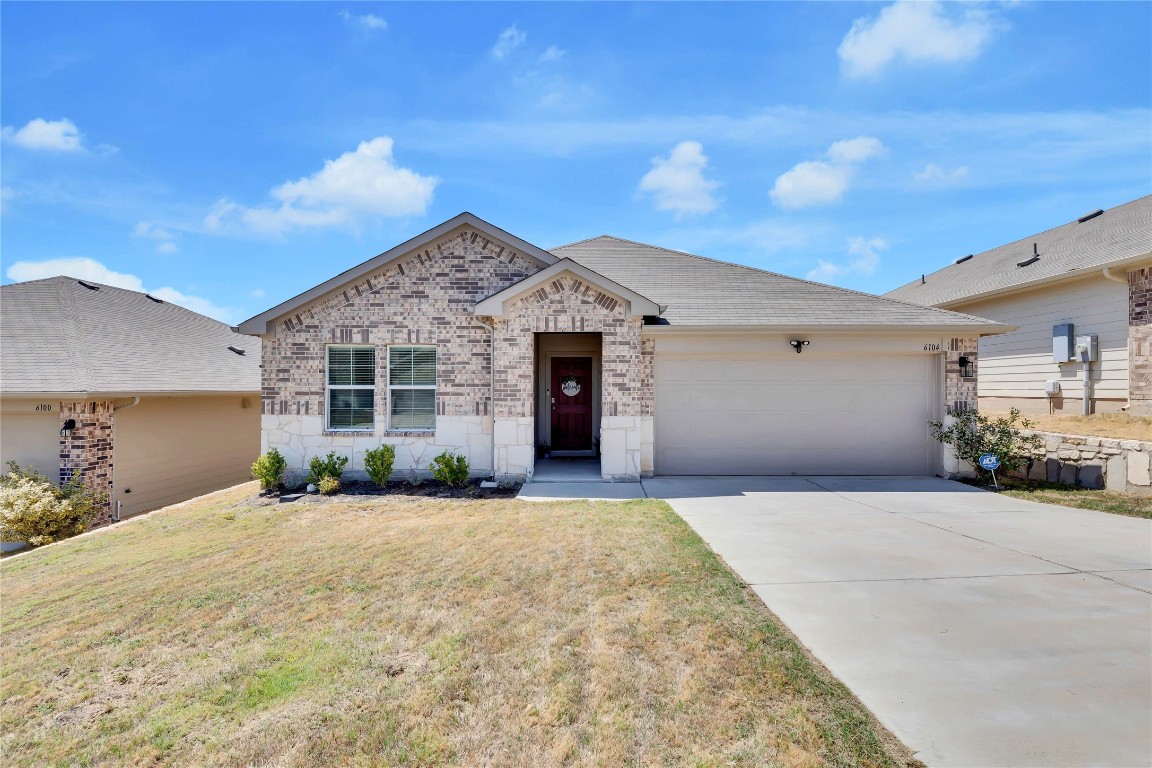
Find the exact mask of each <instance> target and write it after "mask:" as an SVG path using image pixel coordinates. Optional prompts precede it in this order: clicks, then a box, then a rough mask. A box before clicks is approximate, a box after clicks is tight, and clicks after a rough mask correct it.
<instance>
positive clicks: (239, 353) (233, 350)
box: [228, 347, 248, 355]
mask: <svg viewBox="0 0 1152 768" xmlns="http://www.w3.org/2000/svg"><path fill="white" fill-rule="evenodd" d="M228 351H229V352H235V353H236V354H238V355H246V354H248V353H247V352H245V351H244V350H242V349H240V348H239V347H228Z"/></svg>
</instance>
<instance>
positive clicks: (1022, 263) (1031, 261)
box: [1016, 243, 1040, 267]
mask: <svg viewBox="0 0 1152 768" xmlns="http://www.w3.org/2000/svg"><path fill="white" fill-rule="evenodd" d="M1038 261H1040V251H1039V250H1037V248H1036V243H1032V258H1030V259H1024V261H1018V262H1016V266H1018V267H1026V266H1028V265H1029V264H1035V263H1036V262H1038Z"/></svg>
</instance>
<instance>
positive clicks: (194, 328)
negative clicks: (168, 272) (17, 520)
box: [0, 277, 260, 524]
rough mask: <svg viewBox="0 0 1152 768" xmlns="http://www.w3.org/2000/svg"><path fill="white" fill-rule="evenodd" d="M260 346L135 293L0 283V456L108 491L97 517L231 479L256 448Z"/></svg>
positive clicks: (65, 281) (244, 469)
mask: <svg viewBox="0 0 1152 768" xmlns="http://www.w3.org/2000/svg"><path fill="white" fill-rule="evenodd" d="M259 358H260V344H259V342H258V341H257V340H255V339H253V338H251V337H250V336H243V335H240V334H238V333H236V332H234V331H233V330H232V329H231V328H230V327H229V326H227V325H225V324H224V323H221V322H218V321H216V320H212V319H211V318H207V317H204V316H203V315H199V314H197V313H195V312H192V311H189V310H187V309H184V308H182V307H178V306H176V305H175V304H170V303H168V302H165V301H161V300H160V299H158V298H156V297H154V296H150V295H148V294H145V293H138V292H136V291H127V290H124V289H122V288H114V287H112V286H109V285H100V284H98V283H93V282H90V281H86V280H77V279H75V278H72V277H53V278H50V279H47V280H32V281H29V282H25V283H15V284H12V285H5V286H0V458H2V459H3V461H4V462H5V463H6V462H8V461H15V462H17V463H18V464H20V465H21V466H25V465H32V466H33V467H35V468H36V469H37V470H39V471H40V472H41V473H43V474H44V475H46V476H48V477H49V479H51V480H53V481H59V480H61V479H64V480H66V479H68V478H69V477H73V476H75V475H77V474H79V475H80V476H82V477H83V479H84V482H85V484H86V485H88V486H89V487H91V488H93V489H94V490H96V491H99V492H101V493H105V494H107V495H108V502H109V503H108V505H107V507H106V508H105V509H104V511H103V513H102V514H101V517H100V518H99V519H98V520H97V521H96V523H97V524H100V523H105V522H109V521H111V520H116V519H120V518H122V517H128V516H131V515H136V514H139V513H141V512H145V511H148V510H151V509H156V508H157V507H162V506H165V505H167V504H172V503H175V502H178V501H183V500H185V499H189V498H192V497H194V496H198V495H200V494H203V493H206V492H208V491H212V490H216V489H218V488H223V487H226V486H229V485H235V484H236V483H242V482H244V481H246V480H249V479H250V478H251V473H250V469H251V465H252V462H253V461H254V460H255V459H256V456H257V455H258V454H259V449H260V417H259V412H260V411H259V393H260V368H259V365H260V359H259Z"/></svg>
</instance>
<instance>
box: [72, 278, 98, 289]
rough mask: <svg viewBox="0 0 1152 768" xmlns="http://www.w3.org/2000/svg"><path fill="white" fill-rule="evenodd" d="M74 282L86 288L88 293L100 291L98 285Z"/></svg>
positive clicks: (81, 281) (79, 281)
mask: <svg viewBox="0 0 1152 768" xmlns="http://www.w3.org/2000/svg"><path fill="white" fill-rule="evenodd" d="M76 282H78V283H80V285H82V286H84V287H85V288H87V289H88V290H90V291H98V290H100V286H98V285H92V283H86V282H84V281H83V280H77V281H76Z"/></svg>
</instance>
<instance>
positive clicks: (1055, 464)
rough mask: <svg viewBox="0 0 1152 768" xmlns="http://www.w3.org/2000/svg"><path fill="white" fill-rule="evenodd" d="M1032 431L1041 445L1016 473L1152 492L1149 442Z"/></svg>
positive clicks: (1088, 484)
mask: <svg viewBox="0 0 1152 768" xmlns="http://www.w3.org/2000/svg"><path fill="white" fill-rule="evenodd" d="M1034 434H1037V435H1040V436H1041V437H1042V438H1043V439H1044V444H1043V446H1042V447H1041V448H1040V449H1039V450H1037V451H1036V453H1035V454H1034V458H1033V459H1032V461H1031V462H1030V463H1029V464H1028V465H1027V466H1026V467H1024V469H1023V471H1021V472H1019V473H1017V476H1019V477H1027V478H1029V479H1031V480H1047V481H1049V482H1053V483H1063V484H1065V485H1080V486H1083V487H1085V488H1107V489H1108V490H1110V491H1126V492H1128V493H1152V478H1150V474H1152V466H1150V464H1149V461H1150V459H1152V442H1149V441H1144V440H1120V439H1118V438H1111V437H1092V436H1089V435H1063V434H1057V433H1053V432H1034Z"/></svg>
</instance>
